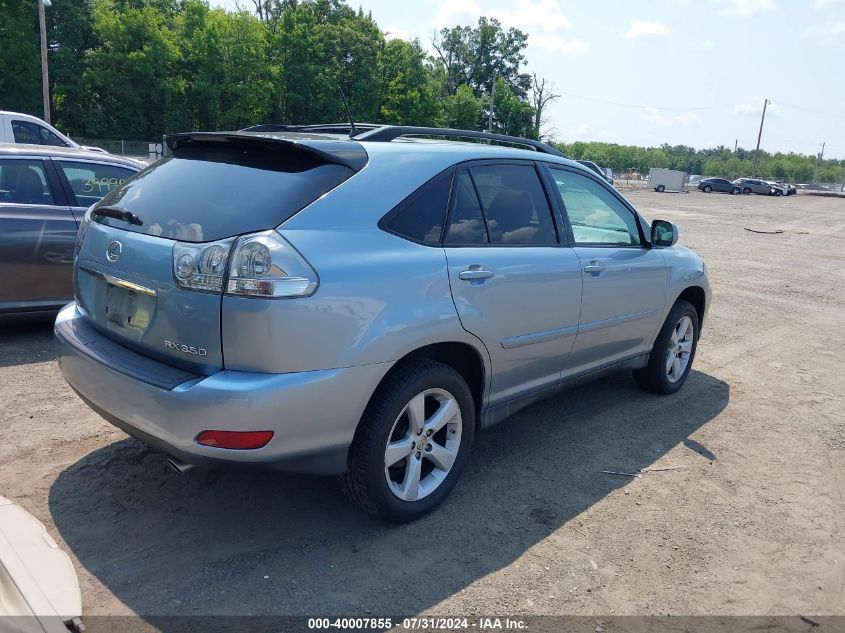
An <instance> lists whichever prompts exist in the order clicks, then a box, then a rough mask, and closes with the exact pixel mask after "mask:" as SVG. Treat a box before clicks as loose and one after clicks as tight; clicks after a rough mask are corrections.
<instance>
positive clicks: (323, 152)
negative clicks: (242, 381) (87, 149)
mask: <svg viewBox="0 0 845 633" xmlns="http://www.w3.org/2000/svg"><path fill="white" fill-rule="evenodd" d="M167 141H168V146H169V147H170V148H171V152H172V155H171V156H169V157H168V158H165V159H163V160H161V161H159V162H157V163H155V164H154V165H153V166H151V167H150V168H148V169H146V170H144V171H142V172H141V173H140V174H138V176H136V177H134V178H132V179H130V180H129V181H127V182H126V183H125V184H123V185H122V186H120V187H119V188H117V189H115V190H114V191H113V192H112V193H110V194H109V195H108V196H106V197H105V198H104V199H103V200H102V201H101V202H100V203H98V204H97V205H94V206H93V207H92V208H91V209H89V211H88V212H87V213H86V219H85V222H84V223H83V227H82V230H81V231H80V240H79V244H78V247H77V248H78V250H77V256H76V260H75V266H74V288H75V294H76V300H77V303H78V304H79V306H80V308H81V309H82V311H83V312H84V314H85V316H86V318H87V319H88V321H89V322H90V323H91V324H92V325H93V326H94V327H96V328H97V329H98V330H100V331H101V332H103V333H104V334H105V335H107V336H108V337H109V338H111V339H113V340H115V341H117V342H119V343H121V344H123V345H125V346H126V347H128V348H130V349H132V350H134V351H136V352H139V353H141V354H144V355H146V356H149V357H152V358H156V359H158V360H161V361H163V362H167V363H169V364H171V365H174V366H177V367H181V368H183V369H185V370H188V371H192V372H195V373H200V374H211V373H213V372H215V371H217V370H219V369H221V368H222V367H223V353H222V345H221V335H220V311H221V300H222V292H223V287H224V286H225V284H224V282H225V280H226V278H227V269H228V263H227V259H228V258H230V257H231V252H232V249H233V248H235V245H236V243H237V237H238V236H241V235H244V234H250V233H255V232H257V231H263V230H267V229H272V228H275V227H276V226H278V225H279V224H281V223H282V222H284V221H285V220H287V219H288V218H290V217H291V216H292V215H294V214H295V213H296V212H298V211H299V210H301V209H302V208H304V207H305V206H306V205H308V204H309V203H311V202H312V201H313V200H315V199H317V198H318V197H320V196H322V195H323V194H325V193H326V192H328V191H330V190H331V189H333V188H334V187H336V186H338V185H339V184H340V183H342V182H343V181H345V180H346V179H347V178H349V177H350V176H352V175H353V174H354V173H355V172H356V171H358V170H359V169H361V168H362V167H363V165H364V164H366V158H367V157H366V153H365V152H364V150H363V148H362V147H361V145H360V144H358V143H355V142H354V141H349V140H346V139H333V138H330V137H326V136H307V135H290V134H288V135H284V134H274V135H257V134H249V135H248V134H240V133H210V134H183V135H176V136H173V137H169V138H168V139H167ZM206 245H211V246H215V248H216V251H209V252H213V254H215V256H216V257H217V260H218V261H219V266H218V268H219V270H220V275H219V276H217V277H214V276H213V275H212V276H203V275H199V274H195V277H196V278H199V281H200V283H198V284H196V286H195V287H194V288H186V287H184V285H185V284H184V283H179V282H178V280H177V278H176V274H175V268H174V266H175V262H174V258H181V257H182V256H183V255H184V253H185V252H189V253H197V254H198V255H197V257H199V254H200V253H201V252H202V251H203V250H204V249H205V248H209V246H206ZM214 270H217V269H214ZM258 300H260V299H258Z"/></svg>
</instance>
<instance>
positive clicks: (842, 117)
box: [778, 101, 845, 119]
mask: <svg viewBox="0 0 845 633" xmlns="http://www.w3.org/2000/svg"><path fill="white" fill-rule="evenodd" d="M778 105H781V106H786V107H787V108H792V109H794V110H802V111H804V112H812V113H813V114H820V115H822V116H830V117H833V118H835V119H845V116H843V115H841V114H833V113H832V112H822V111H820V110H813V109H812V108H805V107H803V106H797V105H790V104H789V103H784V102H783V101H778Z"/></svg>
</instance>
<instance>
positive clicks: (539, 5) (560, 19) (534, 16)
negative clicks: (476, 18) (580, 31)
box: [490, 0, 572, 33]
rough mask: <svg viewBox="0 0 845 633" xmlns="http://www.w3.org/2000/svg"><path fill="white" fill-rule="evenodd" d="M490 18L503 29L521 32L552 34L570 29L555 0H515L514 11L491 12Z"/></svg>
mask: <svg viewBox="0 0 845 633" xmlns="http://www.w3.org/2000/svg"><path fill="white" fill-rule="evenodd" d="M490 16H491V17H493V18H496V19H497V20H499V22H501V23H502V26H504V27H505V28H507V27H514V28H517V29H521V30H523V31H531V30H535V29H541V30H542V31H543V32H545V33H554V32H555V31H565V30H569V29H571V28H572V23H571V22H570V21H569V18H567V17H566V16H565V15H563V12H562V11H561V10H560V5H559V4H558V2H557V0H517V2H516V8H515V9H504V10H500V11H491V12H490Z"/></svg>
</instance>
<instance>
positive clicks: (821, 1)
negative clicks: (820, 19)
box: [816, 0, 843, 9]
mask: <svg viewBox="0 0 845 633" xmlns="http://www.w3.org/2000/svg"><path fill="white" fill-rule="evenodd" d="M842 1H843V0H816V8H817V9H826V8H827V7H829V6H831V5H834V4H838V3H840V2H842Z"/></svg>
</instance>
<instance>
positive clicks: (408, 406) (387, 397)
mask: <svg viewBox="0 0 845 633" xmlns="http://www.w3.org/2000/svg"><path fill="white" fill-rule="evenodd" d="M474 431H475V405H474V403H473V398H472V394H471V392H470V390H469V387H468V386H467V383H466V381H465V380H464V379H463V377H462V376H461V375H460V374H459V373H458V372H456V371H455V370H454V369H452V368H451V367H449V366H448V365H444V364H442V363H438V362H435V361H431V360H423V361H418V362H415V363H412V364H409V365H407V366H405V367H402V368H400V369H399V370H397V371H396V372H395V373H394V374H393V375H392V376H390V377H389V378H388V379H387V380H386V381H385V383H383V384H382V385H381V386H380V387H379V389H378V390H377V391H376V393H375V395H374V396H373V398H372V400H371V401H370V404H369V405H368V406H367V409H366V411H365V412H364V415H363V417H362V419H361V422H360V424H359V425H358V430H357V431H356V433H355V438H354V439H353V441H352V445H351V446H350V448H349V458H348V463H347V472H346V474H345V475H344V476H343V479H342V483H343V486H344V489H345V491H346V494H347V495H348V496H349V498H350V499H351V500H352V502H353V503H355V504H356V505H358V506H359V507H361V508H362V509H364V510H366V511H367V512H370V513H372V514H378V515H380V516H382V517H384V518H385V519H388V520H390V521H396V522H399V523H405V522H408V521H413V520H414V519H417V518H419V517H421V516H423V515H424V514H426V513H428V512H430V511H431V510H433V509H434V508H436V507H437V506H438V505H440V503H441V502H442V501H443V500H444V499H445V498H446V497H447V496H448V495H449V493H450V492H451V491H452V488H454V486H455V482H456V481H457V480H458V477H459V476H460V474H461V471H462V470H463V467H464V465H465V463H466V461H467V458H468V456H469V453H470V448H471V446H472V440H473V435H474Z"/></svg>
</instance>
